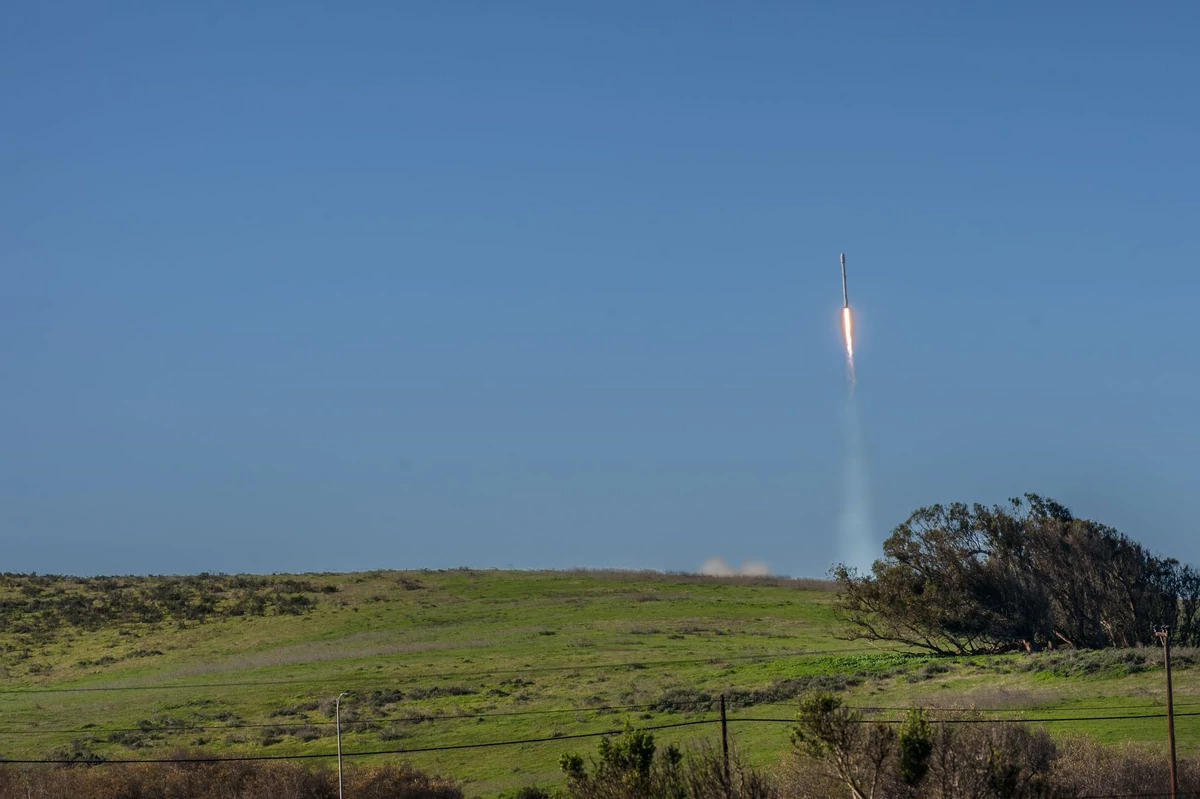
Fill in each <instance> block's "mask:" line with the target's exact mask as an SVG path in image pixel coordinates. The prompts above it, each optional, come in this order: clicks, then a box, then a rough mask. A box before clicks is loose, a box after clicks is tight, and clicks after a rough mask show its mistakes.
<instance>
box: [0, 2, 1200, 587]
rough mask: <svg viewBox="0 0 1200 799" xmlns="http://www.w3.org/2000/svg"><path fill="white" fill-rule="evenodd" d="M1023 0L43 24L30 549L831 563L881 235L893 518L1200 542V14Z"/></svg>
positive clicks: (32, 289)
mask: <svg viewBox="0 0 1200 799" xmlns="http://www.w3.org/2000/svg"><path fill="white" fill-rule="evenodd" d="M978 5H979V4H961V3H944V4H936V5H934V4H895V3H875V4H868V3H861V4H851V3H828V4H817V3H812V4H805V3H754V4H746V3H741V4H698V3H690V2H678V3H616V2H614V3H592V4H586V3H557V2H546V3H540V4H528V3H501V4H497V3H477V4H469V3H453V2H443V3H376V4H372V3H357V4H344V7H339V8H337V9H335V7H334V5H330V4H327V3H294V2H287V3H284V2H258V3H250V4H246V3H192V4H179V3H175V4H171V3H167V4H163V3H137V4H133V3H121V2H114V3H85V2H65V3H24V4H19V5H17V6H13V7H11V8H9V9H7V10H6V15H5V23H4V25H3V29H2V31H0V97H3V102H2V103H0V277H2V283H0V286H2V290H0V536H2V537H3V556H2V558H0V569H5V570H14V571H25V570H37V571H39V572H85V573H96V572H122V573H125V572H194V571H199V570H203V569H207V570H224V571H244V570H253V571H283V570H319V569H349V568H372V567H420V566H431V567H444V566H457V565H472V566H481V567H486V566H500V567H504V566H515V567H543V566H549V567H565V566H574V565H586V566H637V567H651V568H664V569H694V568H696V567H698V566H699V565H700V563H701V562H703V561H704V560H705V559H706V558H708V557H709V556H713V555H721V556H724V557H725V558H727V559H729V560H731V561H735V562H736V561H740V560H742V559H755V560H764V561H766V562H768V563H769V564H770V565H771V567H772V568H773V570H775V571H777V572H783V573H791V574H821V573H823V572H824V571H825V569H826V568H827V567H828V566H829V564H830V562H831V561H832V560H833V559H834V558H835V557H836V556H837V549H836V540H835V539H836V536H835V533H834V531H835V527H836V519H837V516H838V513H839V512H840V507H839V506H840V496H841V480H842V457H843V436H842V426H841V418H842V413H843V410H844V403H845V383H844V380H843V362H842V357H843V356H842V347H841V341H840V333H839V327H838V325H839V313H840V304H841V286H840V278H839V274H838V265H837V257H838V253H839V252H840V251H843V250H844V251H846V253H847V257H848V260H849V264H850V275H849V277H850V299H851V303H852V305H853V306H854V307H855V310H856V313H857V322H858V340H857V346H858V349H857V355H858V358H857V361H858V374H859V397H858V400H859V403H860V408H861V414H862V428H863V436H864V439H865V445H866V448H867V452H868V454H869V464H870V480H871V482H870V490H871V497H872V503H873V512H872V517H873V519H874V520H875V524H876V526H877V530H876V532H877V537H878V538H879V539H882V538H883V536H884V535H885V534H886V532H887V531H888V529H890V528H891V527H892V526H893V525H894V524H896V523H898V522H900V521H902V520H903V518H904V517H905V516H906V515H907V514H908V512H909V511H911V510H912V509H914V508H916V507H918V506H920V505H924V504H929V503H932V502H937V501H954V500H965V501H985V502H992V501H1002V500H1003V499H1005V498H1006V497H1008V496H1011V495H1014V494H1017V493H1020V492H1023V491H1036V492H1040V493H1044V494H1048V495H1050V496H1053V497H1055V498H1057V499H1059V500H1060V501H1062V502H1064V503H1066V504H1067V505H1069V506H1070V507H1072V508H1073V509H1074V510H1075V511H1076V512H1077V513H1079V514H1081V515H1086V516H1090V517H1094V518H1098V519H1101V520H1103V521H1106V522H1109V523H1111V524H1114V525H1116V526H1117V527H1119V528H1120V529H1122V530H1123V531H1125V532H1127V533H1129V534H1131V535H1132V536H1134V537H1136V538H1138V539H1140V540H1142V541H1144V542H1146V543H1148V544H1149V545H1151V546H1152V547H1153V548H1155V549H1156V550H1159V551H1161V552H1164V553H1167V554H1172V555H1175V556H1178V557H1181V558H1184V559H1188V560H1191V561H1193V562H1195V561H1200V536H1198V535H1197V534H1196V530H1195V523H1196V522H1195V520H1196V519H1197V518H1198V517H1200V491H1197V490H1196V488H1195V484H1196V478H1197V471H1196V462H1197V455H1196V453H1197V452H1198V451H1200V429H1198V427H1197V422H1196V413H1197V411H1196V405H1197V398H1196V395H1197V392H1198V391H1200V369H1197V356H1196V353H1195V344H1196V342H1197V340H1198V339H1197V334H1196V330H1195V325H1196V311H1195V307H1196V301H1197V297H1198V295H1200V275H1198V274H1197V265H1198V261H1200V258H1198V256H1200V242H1198V237H1200V225H1198V220H1200V191H1198V190H1197V187H1198V186H1200V161H1198V153H1200V151H1198V149H1197V131H1200V103H1198V100H1197V96H1198V95H1197V89H1196V87H1197V86H1198V85H1200V49H1198V48H1197V47H1196V42H1195V32H1196V31H1197V30H1198V29H1200V7H1197V6H1196V5H1195V4H1192V3H1153V4H1142V5H1141V6H1138V7H1136V8H1135V6H1134V5H1131V4H1128V3H1082V2H1080V3H1053V4H1045V3H1025V4H993V5H991V6H990V8H986V9H985V8H979V7H976V6H978ZM914 6H917V7H915V8H914ZM1051 7H1052V8H1053V10H1049V9H1050V8H1051Z"/></svg>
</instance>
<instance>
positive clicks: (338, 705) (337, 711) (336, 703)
mask: <svg viewBox="0 0 1200 799" xmlns="http://www.w3.org/2000/svg"><path fill="white" fill-rule="evenodd" d="M349 693H350V692H349V691H342V692H341V693H340V694H338V695H337V699H335V700H333V716H334V719H335V720H336V722H337V742H338V799H343V792H344V790H345V785H344V783H343V782H342V697H343V696H347V695H348V694H349ZM1172 796H1174V794H1172Z"/></svg>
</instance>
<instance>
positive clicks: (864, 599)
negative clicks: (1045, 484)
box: [835, 494, 1200, 655]
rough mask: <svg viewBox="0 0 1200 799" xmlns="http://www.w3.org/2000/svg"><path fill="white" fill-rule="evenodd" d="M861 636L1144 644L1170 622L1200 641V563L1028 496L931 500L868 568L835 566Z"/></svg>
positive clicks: (1010, 645)
mask: <svg viewBox="0 0 1200 799" xmlns="http://www.w3.org/2000/svg"><path fill="white" fill-rule="evenodd" d="M835 575H836V577H837V581H838V588H839V593H840V595H841V598H840V599H839V601H838V614H839V617H840V618H842V619H844V620H845V621H846V622H847V626H848V629H849V630H850V631H851V633H852V634H853V635H854V636H855V637H858V638H862V639H864V640H868V641H889V642H895V643H900V644H904V645H906V646H911V647H915V648H918V649H925V650H928V651H930V652H934V653H938V654H946V655H951V654H954V655H963V654H969V655H970V654H995V653H998V652H1011V651H1015V650H1024V651H1026V652H1033V651H1036V650H1041V649H1045V648H1052V647H1056V646H1064V645H1065V646H1068V647H1072V648H1075V649H1103V648H1105V647H1137V646H1148V645H1154V644H1155V643H1156V634H1155V628H1156V626H1158V625H1166V627H1167V634H1168V635H1169V636H1170V637H1171V640H1172V641H1173V642H1174V644H1175V645H1176V646H1200V572H1196V571H1195V570H1194V569H1192V568H1191V567H1190V566H1186V565H1183V564H1180V563H1179V562H1178V561H1176V560H1173V559H1170V558H1161V557H1158V556H1156V555H1153V554H1151V553H1150V552H1149V551H1148V550H1146V549H1145V548H1144V547H1143V546H1142V545H1141V544H1139V543H1137V542H1136V541H1133V540H1131V539H1130V538H1128V537H1127V536H1125V535H1122V534H1121V533H1119V532H1117V531H1116V530H1114V529H1113V528H1111V527H1108V526H1107V525H1103V524H1100V523H1099V522H1094V521H1091V520H1088V519H1079V518H1076V517H1075V516H1074V515H1073V514H1072V513H1071V511H1070V510H1068V509H1067V508H1066V507H1064V506H1062V505H1060V504H1058V503H1057V502H1055V501H1054V500H1052V499H1047V498H1044V497H1040V496H1038V495H1037V494H1026V495H1025V497H1024V499H1020V498H1016V499H1013V500H1011V501H1010V506H1009V507H1001V506H994V507H991V508H989V507H987V506H985V505H978V504H976V505H974V506H968V505H966V504H964V503H961V502H956V503H954V504H952V505H945V506H943V505H931V506H929V507H926V508H920V509H919V510H917V511H915V512H914V513H913V514H912V515H911V516H910V517H909V518H908V520H907V521H905V522H904V523H903V524H900V525H898V526H897V527H896V529H895V530H893V531H892V534H891V536H889V537H888V539H887V540H886V541H885V542H884V543H883V557H882V558H881V559H879V560H877V561H875V563H874V565H873V566H872V568H871V573H870V574H868V575H859V574H857V573H856V572H855V571H853V570H851V569H847V568H846V567H845V566H841V567H838V568H837V569H836V570H835Z"/></svg>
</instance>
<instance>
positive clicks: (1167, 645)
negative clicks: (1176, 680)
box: [1154, 625, 1179, 799]
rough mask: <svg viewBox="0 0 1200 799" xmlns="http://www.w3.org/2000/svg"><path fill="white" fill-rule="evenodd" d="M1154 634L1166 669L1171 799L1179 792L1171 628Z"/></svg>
mask: <svg viewBox="0 0 1200 799" xmlns="http://www.w3.org/2000/svg"><path fill="white" fill-rule="evenodd" d="M1154 634H1155V635H1156V636H1158V638H1159V639H1160V640H1161V641H1162V642H1163V663H1164V664H1165V665H1166V667H1167V742H1168V743H1169V744H1170V747H1171V799H1175V794H1176V793H1177V792H1178V791H1179V777H1178V775H1177V774H1176V773H1175V700H1174V697H1173V696H1172V695H1171V628H1170V627H1167V626H1165V625H1164V626H1162V627H1156V628H1154Z"/></svg>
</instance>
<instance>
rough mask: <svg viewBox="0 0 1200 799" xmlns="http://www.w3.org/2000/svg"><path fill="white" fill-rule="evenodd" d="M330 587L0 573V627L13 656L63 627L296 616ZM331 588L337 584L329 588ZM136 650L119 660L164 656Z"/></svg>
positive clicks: (275, 581)
mask: <svg viewBox="0 0 1200 799" xmlns="http://www.w3.org/2000/svg"><path fill="white" fill-rule="evenodd" d="M328 588H329V586H321V585H315V584H313V583H311V582H309V581H308V580H297V579H294V578H284V577H255V576H247V575H235V576H229V575H223V574H198V575H192V576H185V577H61V576H57V575H38V574H7V573H6V574H0V630H4V631H5V632H6V633H8V634H9V635H10V636H11V637H10V638H9V644H8V649H9V653H10V655H12V656H13V658H12V659H14V660H21V659H22V657H21V655H22V651H23V647H32V646H36V645H40V644H44V643H46V642H49V641H52V640H54V638H55V636H56V635H57V634H58V633H59V632H60V631H63V630H69V629H79V630H98V629H101V628H103V627H117V628H120V629H125V628H127V627H131V626H133V625H138V624H160V623H173V624H190V623H196V624H199V623H203V622H205V621H208V620H210V619H216V618H228V617H231V616H264V615H269V614H270V615H301V614H304V613H307V612H308V611H310V610H312V609H313V608H314V607H315V606H316V604H317V596H318V595H319V594H321V593H324V592H326V591H327V589H328ZM334 590H336V588H335V589H334ZM161 654H162V653H161V652H158V651H156V650H140V649H139V650H134V651H132V652H129V653H128V654H126V655H124V656H122V657H120V658H116V657H111V656H110V657H105V658H101V659H99V660H97V661H84V662H81V664H80V665H84V666H103V665H106V664H107V663H113V662H116V661H117V660H124V659H129V658H140V657H153V656H156V655H161Z"/></svg>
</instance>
